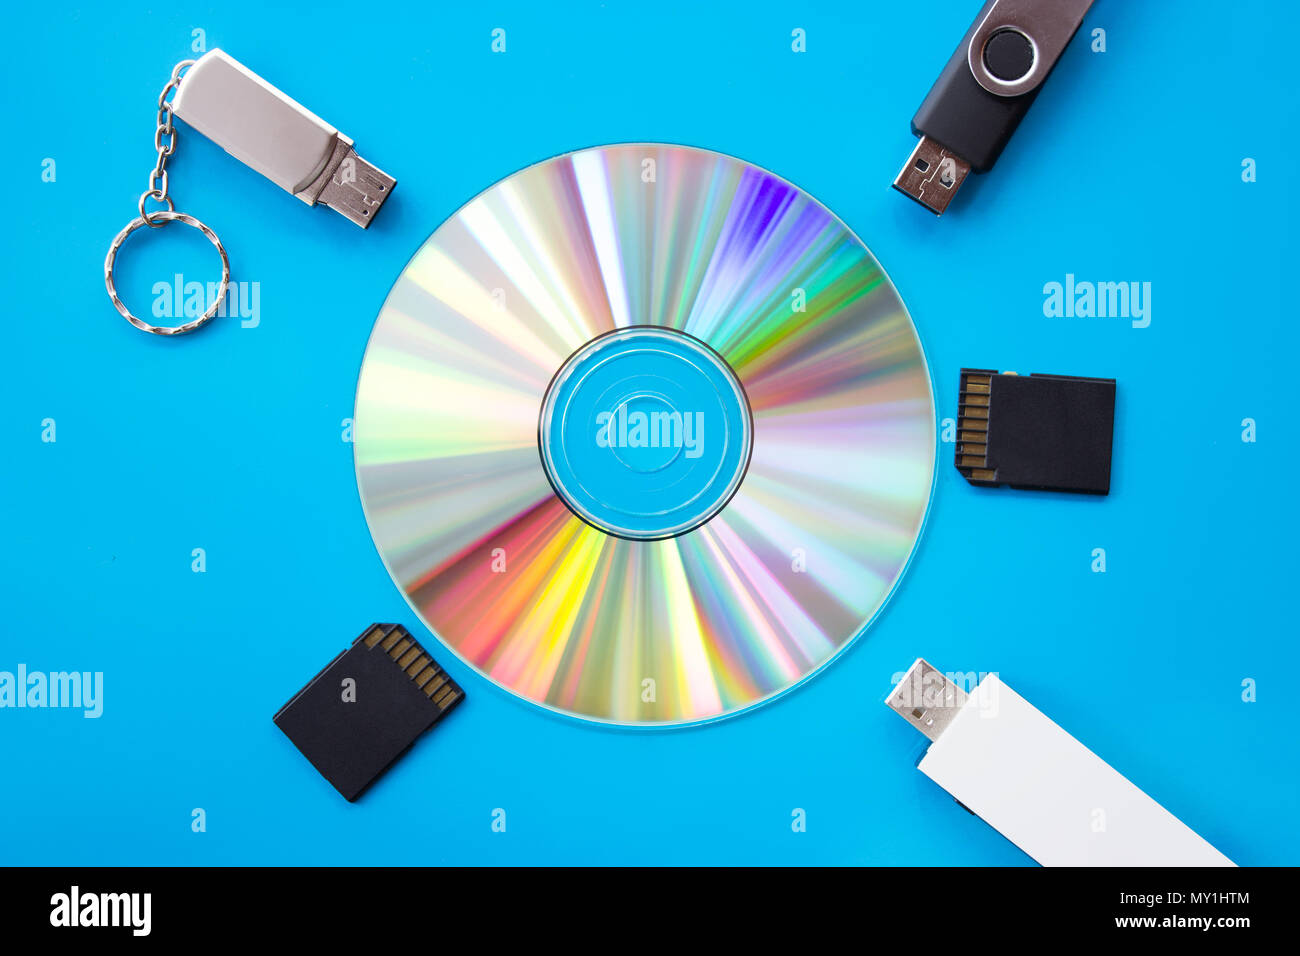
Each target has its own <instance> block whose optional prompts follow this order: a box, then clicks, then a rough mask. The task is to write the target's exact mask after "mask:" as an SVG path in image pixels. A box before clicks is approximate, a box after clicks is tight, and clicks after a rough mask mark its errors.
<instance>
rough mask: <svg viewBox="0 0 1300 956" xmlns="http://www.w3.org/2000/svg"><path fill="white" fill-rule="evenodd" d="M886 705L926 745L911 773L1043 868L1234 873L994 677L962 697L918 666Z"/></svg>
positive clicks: (1185, 828)
mask: <svg viewBox="0 0 1300 956" xmlns="http://www.w3.org/2000/svg"><path fill="white" fill-rule="evenodd" d="M885 703H887V704H888V705H889V706H890V707H892V708H893V709H894V710H895V711H896V712H897V713H898V714H899V715H900V716H902V717H903V719H904V720H906V721H907V722H908V723H910V724H912V726H914V727H916V728H917V729H918V730H920V731H921V733H923V734H925V735H926V736H927V737H928V738H930V740H931V741H932V743H931V744H930V748H929V750H927V751H926V753H925V756H924V757H923V758H922V759H921V762H920V763H919V764H918V765H917V768H918V769H919V770H920V771H921V772H922V773H924V774H925V775H926V776H927V777H929V778H930V779H931V780H933V781H934V782H935V783H937V784H938V785H939V786H941V787H943V789H945V790H947V791H948V792H949V793H950V794H952V795H953V797H955V798H956V799H957V801H958V802H959V803H961V804H962V805H963V806H965V807H966V808H967V809H968V810H970V811H971V812H972V813H974V814H975V815H976V816H979V817H980V818H982V819H983V820H984V821H985V822H986V823H988V824H989V825H991V826H992V827H994V829H996V830H997V831H998V832H1000V833H1001V834H1002V835H1003V836H1005V837H1006V838H1007V839H1008V840H1010V841H1011V842H1012V843H1014V844H1015V845H1016V846H1018V847H1020V849H1022V850H1024V851H1025V852H1026V853H1028V854H1029V855H1030V856H1031V857H1033V858H1034V859H1035V860H1037V861H1038V862H1039V863H1041V864H1043V865H1044V866H1233V865H1234V864H1233V862H1232V861H1231V860H1229V859H1228V858H1227V857H1226V856H1224V855H1223V854H1222V853H1220V852H1219V851H1218V850H1216V849H1215V848H1214V847H1212V846H1210V844H1209V843H1207V842H1206V841H1205V840H1203V839H1202V838H1201V837H1199V836H1198V835H1197V834H1196V833H1195V832H1193V831H1192V830H1191V828H1189V827H1188V826H1187V825H1186V824H1184V823H1182V822H1181V821H1180V820H1179V819H1178V818H1177V817H1175V816H1174V815H1173V814H1172V813H1170V812H1169V811H1168V810H1166V809H1165V808H1164V807H1162V806H1161V805H1160V804H1158V803H1156V802H1155V801H1154V800H1152V799H1151V798H1150V797H1149V796H1147V795H1146V794H1145V793H1143V792H1142V791H1141V790H1139V789H1138V788H1137V787H1135V786H1134V785H1133V784H1132V783H1130V782H1129V781H1128V780H1127V779H1125V778H1124V776H1123V775H1121V774H1120V773H1119V772H1118V771H1116V770H1114V769H1113V768H1112V767H1110V766H1109V765H1108V764H1107V763H1106V762H1105V761H1103V760H1102V759H1101V758H1100V757H1098V756H1097V755H1096V754H1094V753H1093V752H1092V751H1091V750H1089V749H1088V748H1087V747H1085V746H1084V745H1083V744H1081V743H1079V741H1077V740H1075V739H1074V738H1073V737H1072V736H1070V735H1069V734H1068V733H1066V732H1065V731H1064V730H1062V729H1061V728H1060V727H1059V726H1057V725H1056V724H1055V723H1054V722H1053V721H1052V720H1050V719H1049V718H1048V717H1046V716H1045V715H1044V714H1043V713H1042V711H1040V710H1038V709H1037V708H1035V707H1034V706H1033V705H1032V704H1030V703H1029V702H1028V701H1026V700H1025V699H1024V698H1023V697H1021V696H1020V695H1019V694H1017V693H1016V692H1015V691H1014V690H1012V689H1011V688H1010V687H1008V686H1007V685H1006V684H1004V683H1003V682H1002V681H1001V680H1000V679H999V678H998V677H997V676H996V675H993V674H990V675H987V676H986V677H985V678H984V679H983V680H981V681H980V683H979V685H978V686H977V687H976V688H975V689H974V690H972V691H971V693H970V694H969V695H967V694H966V693H965V692H964V691H963V690H962V689H961V688H960V687H958V686H957V685H956V684H955V683H953V682H952V681H951V680H949V679H948V678H947V677H945V676H944V675H943V674H942V673H940V672H939V671H937V670H935V668H933V667H932V666H930V664H928V663H927V662H925V661H923V660H918V661H917V662H916V663H915V664H913V665H912V667H911V669H910V670H909V671H908V672H907V674H906V675H905V676H904V677H903V679H902V680H901V681H899V683H898V686H897V687H895V688H894V690H893V691H892V692H891V693H890V694H889V696H888V698H886V700H885Z"/></svg>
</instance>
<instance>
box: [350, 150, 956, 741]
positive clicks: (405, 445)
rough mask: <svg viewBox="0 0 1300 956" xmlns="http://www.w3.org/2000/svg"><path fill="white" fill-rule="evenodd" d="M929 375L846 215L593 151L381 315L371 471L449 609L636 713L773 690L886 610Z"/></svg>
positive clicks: (546, 177)
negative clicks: (841, 216) (841, 217)
mask: <svg viewBox="0 0 1300 956" xmlns="http://www.w3.org/2000/svg"><path fill="white" fill-rule="evenodd" d="M934 427H935V417H934V397H933V394H932V392H931V388H930V378H929V373H928V370H927V368H926V364H925V358H924V355H923V354H922V351H921V346H920V343H919V341H918V339H917V335H916V331H915V329H914V328H913V327H912V323H911V321H910V319H909V318H908V315H907V311H906V310H905V309H904V307H903V304H902V302H901V301H900V300H899V298H898V294H897V293H896V292H895V291H894V288H893V286H892V285H891V284H890V282H889V279H888V278H887V277H886V276H885V274H884V272H883V271H882V270H881V268H880V265H879V264H878V263H877V262H876V260H875V259H874V258H873V257H872V255H871V253H870V252H868V251H867V249H866V247H865V246H864V245H863V244H862V243H861V242H860V241H859V240H858V239H857V237H855V236H854V235H853V234H852V233H851V232H850V231H849V230H848V228H847V227H846V226H845V225H844V224H843V223H842V222H840V221H839V220H838V219H836V218H835V217H834V216H833V215H831V214H830V213H829V212H828V211H827V210H826V209H824V208H823V207H822V206H821V205H819V204H818V203H817V202H816V201H815V200H813V199H811V198H810V197H809V196H807V195H805V194H804V193H802V192H801V191H800V190H798V189H797V188H795V187H794V186H792V185H790V184H789V183H787V182H785V181H784V180H782V179H779V178H778V177H776V176H773V175H772V174H771V173H768V172H765V171H764V170H762V169H759V168H757V167H755V166H751V165H749V164H748V163H744V162H741V161H740V160H737V159H733V158H731V157H728V156H723V155H720V154H718V153H712V152H708V151H705V150H699V149H691V148H687V147H681V146H662V145H623V146H611V147H603V148H598V149H588V150H583V151H581V152H578V153H573V154H570V155H567V156H561V157H557V158H555V159H552V160H548V161H546V162H543V163H539V164H538V165H536V166H532V167H529V168H528V169H525V170H523V171H521V172H519V173H516V174H515V175H513V176H511V177H509V178H508V179H505V180H503V181H502V182H500V183H498V184H497V185H495V186H493V187H492V188H490V189H489V190H487V191H486V192H484V193H482V194H481V195H479V196H478V197H477V198H476V199H474V200H473V201H471V202H470V203H469V204H468V205H466V206H464V207H463V208H462V209H461V210H460V211H459V212H457V213H456V214H455V215H454V216H453V217H452V218H451V219H450V220H448V221H447V222H446V223H445V224H444V225H443V226H442V227H441V228H439V229H438V231H437V232H435V233H434V234H433V236H432V237H430V239H429V240H428V241H427V242H425V244H424V245H423V246H421V247H420V249H419V251H418V252H417V253H416V254H415V256H414V258H413V259H412V260H411V261H410V263H409V264H408V265H407V266H406V268H405V270H404V271H403V272H402V274H401V275H400V276H399V277H398V280H397V282H396V284H395V285H394V286H393V289H392V291H391V292H390V293H389V296H388V299H387V301H386V302H385V303H384V306H383V309H382V311H381V312H380V314H379V319H378V321H377V322H376V324H375V328H374V331H373V333H372V334H371V337H370V343H369V346H368V347H367V350H366V355H365V361H364V363H363V365H362V370H361V379H360V383H359V385H358V388H357V403H356V414H355V432H354V437H355V450H356V465H357V482H358V485H359V487H360V491H361V500H362V504H363V507H364V509H365V513H366V518H367V520H368V522H369V524H370V531H371V534H372V535H373V537H374V540H375V545H376V547H377V548H378V550H379V554H380V556H381V557H382V558H383V561H384V563H385V565H386V566H387V568H388V571H389V573H390V574H391V575H392V577H393V580H394V581H396V582H397V585H398V587H400V588H401V590H402V591H403V592H404V593H405V595H406V597H407V600H408V601H409V602H410V604H411V606H412V607H413V608H414V609H415V611H416V612H417V613H418V614H419V616H420V617H421V619H422V620H423V621H424V623H425V624H426V625H428V627H429V628H430V629H431V630H432V631H433V632H434V634H436V635H437V636H438V637H439V638H440V639H441V640H442V641H443V642H445V643H446V644H447V645H448V646H449V647H450V648H452V649H453V650H454V651H455V652H456V653H457V654H458V655H460V657H461V658H462V659H464V660H465V661H467V662H468V663H470V664H472V665H473V666H474V667H475V668H477V669H478V670H479V671H480V672H482V673H483V674H484V675H485V676H487V677H488V678H490V679H491V680H493V681H495V682H496V683H497V684H499V685H501V686H502V687H504V688H506V689H507V690H509V691H511V692H513V693H515V694H518V695H519V696H521V697H523V698H525V699H527V700H530V701H533V702H535V703H537V704H540V705H543V706H545V707H548V708H552V709H554V710H557V711H561V712H563V713H566V714H570V715H573V716H576V717H582V718H587V719H591V720H598V721H605V722H611V723H618V724H672V723H687V722H695V721H702V720H708V719H711V718H716V717H720V716H723V715H726V714H731V713H734V712H736V711H739V710H742V709H745V708H747V707H750V706H753V705H754V704H757V703H760V702H762V701H765V700H768V699H770V698H772V697H774V696H776V695H778V694H780V693H781V692H783V691H785V690H787V689H789V688H790V687H792V686H794V685H795V684H797V683H798V682H800V681H801V680H803V679H804V678H806V677H808V676H809V675H810V674H812V673H813V672H814V671H816V670H818V669H819V668H820V667H822V666H824V665H825V664H826V663H827V662H829V661H830V660H831V659H833V658H834V657H835V656H836V655H837V654H838V653H839V652H840V651H842V650H843V649H844V648H845V647H846V646H847V645H848V644H849V643H850V642H851V641H852V640H853V639H854V638H855V637H856V636H857V635H859V634H860V633H862V632H863V631H864V630H865V629H866V627H867V626H868V625H869V624H870V622H871V620H872V618H873V617H874V616H875V615H876V613H877V612H878V611H879V610H880V608H881V606H882V605H883V604H884V602H885V601H886V599H887V598H888V597H889V595H890V593H891V592H892V590H893V589H894V587H895V585H896V584H897V582H898V579H899V577H900V576H901V575H902V573H903V570H904V568H905V567H906V565H907V562H908V559H909V557H910V556H911V553H912V550H913V548H914V546H915V544H916V540H917V537H918V535H919V534H920V531H921V526H922V524H923V522H924V518H925V513H926V509H927V506H928V504H929V500H930V490H931V485H932V483H933V479H934V454H935V434H934Z"/></svg>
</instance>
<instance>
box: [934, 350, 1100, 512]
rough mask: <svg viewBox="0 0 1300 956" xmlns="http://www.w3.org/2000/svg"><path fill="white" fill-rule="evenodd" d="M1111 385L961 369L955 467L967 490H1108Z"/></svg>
mask: <svg viewBox="0 0 1300 956" xmlns="http://www.w3.org/2000/svg"><path fill="white" fill-rule="evenodd" d="M1114 429H1115V380H1114V379H1113V378H1079V377H1076V376H1071V375H1038V374H1034V375H1016V374H1015V373H1014V372H1008V373H1006V374H1000V373H998V372H996V371H994V370H992V369H983V368H964V369H962V370H961V407H960V411H959V413H958V417H957V456H956V464H957V470H958V471H960V472H961V473H962V475H964V476H965V478H966V480H967V481H969V482H970V483H971V484H972V485H986V486H990V485H1011V486H1012V487H1013V488H1033V489H1044V490H1048V491H1078V492H1084V493H1088V494H1095V495H1105V494H1109V493H1110V454H1111V441H1112V438H1113V435H1114Z"/></svg>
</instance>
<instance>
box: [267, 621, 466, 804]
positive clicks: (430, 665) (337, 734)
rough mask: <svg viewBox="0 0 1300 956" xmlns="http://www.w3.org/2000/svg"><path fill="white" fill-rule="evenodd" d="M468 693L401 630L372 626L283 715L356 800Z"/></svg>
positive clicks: (307, 752) (280, 719)
mask: <svg viewBox="0 0 1300 956" xmlns="http://www.w3.org/2000/svg"><path fill="white" fill-rule="evenodd" d="M464 699H465V692H464V691H462V690H461V689H460V687H458V686H457V685H456V683H455V682H454V681H453V680H452V679H451V678H450V677H448V676H447V674H446V672H445V671H443V669H442V668H441V667H439V666H438V663H437V661H435V660H434V659H433V658H432V657H430V656H429V654H428V653H426V652H425V650H424V648H423V647H421V646H420V645H419V643H418V642H417V641H416V640H415V639H414V638H413V637H411V635H410V634H409V633H408V632H407V630H406V628H404V627H402V626H401V625H400V624H372V625H370V627H368V628H367V629H366V630H365V632H364V633H363V634H362V635H361V636H360V637H358V638H357V639H356V640H355V641H353V642H352V646H351V647H349V648H348V649H347V650H345V651H344V652H343V653H341V654H339V656H338V657H336V658H334V660H332V661H330V663H329V665H328V666H327V667H326V668H325V669H324V670H322V671H321V672H320V673H319V674H317V675H316V676H315V677H313V678H312V680H311V682H310V683H309V684H308V685H307V686H306V687H304V688H303V689H302V690H300V691H298V693H296V694H294V696H293V699H292V700H290V701H289V703H287V704H285V705H284V706H283V707H281V708H280V712H279V713H278V714H276V715H275V724H276V726H277V727H279V728H280V729H281V730H283V731H284V732H285V734H286V735H287V736H288V738H289V739H290V740H291V741H293V745H294V746H295V747H297V748H298V749H299V750H301V751H302V753H303V756H305V757H306V758H307V759H308V760H310V761H311V762H312V765H313V766H314V767H315V768H316V769H317V770H319V771H320V772H321V775H322V776H323V777H324V778H325V779H326V780H328V781H329V782H330V783H332V784H333V785H334V788H335V789H336V790H338V792H339V793H341V794H343V796H344V797H346V798H347V799H348V800H355V799H356V798H357V797H358V796H360V795H361V792H362V791H363V790H365V789H366V787H368V786H370V784H371V783H373V782H374V781H375V779H376V778H377V777H379V775H380V774H382V773H383V772H384V771H385V770H387V769H388V768H389V767H390V766H392V764H393V763H394V762H395V761H396V760H397V758H398V757H400V756H401V755H402V754H404V753H405V752H406V751H407V750H408V749H409V748H410V746H411V744H413V743H415V740H416V738H418V737H419V736H420V735H421V734H422V733H424V732H425V731H426V730H428V729H429V728H430V727H432V726H433V725H434V724H436V723H437V722H438V721H439V720H441V719H442V718H443V717H444V716H446V714H447V712H448V711H450V710H451V709H452V708H453V707H455V706H456V705H457V704H459V703H460V702H461V701H462V700H464Z"/></svg>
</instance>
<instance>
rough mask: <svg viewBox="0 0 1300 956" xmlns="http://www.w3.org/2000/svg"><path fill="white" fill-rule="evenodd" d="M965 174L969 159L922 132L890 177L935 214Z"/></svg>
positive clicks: (954, 191) (948, 198)
mask: <svg viewBox="0 0 1300 956" xmlns="http://www.w3.org/2000/svg"><path fill="white" fill-rule="evenodd" d="M969 174H970V163H968V162H966V160H964V159H962V158H961V157H960V156H958V155H957V154H956V153H954V152H952V151H951V150H947V149H944V148H943V147H942V146H940V145H939V144H938V143H936V142H935V141H934V140H932V139H931V138H930V137H928V136H922V137H921V141H920V142H919V143H917V144H916V149H914V150H912V155H911V156H909V157H908V158H907V162H906V163H904V164H903V168H902V170H901V171H899V174H898V178H897V179H895V180H894V188H895V189H897V190H898V191H899V192H901V193H903V194H904V195H907V196H910V197H912V198H913V199H915V200H916V201H917V202H919V203H920V204H921V205H922V206H925V207H926V208H927V209H929V210H930V211H931V212H932V213H934V214H935V215H936V216H938V215H942V214H943V211H944V210H945V209H947V208H948V203H950V202H952V197H953V196H955V195H957V190H958V189H960V188H961V184H962V183H963V182H964V181H965V179H966V177H967V176H968V175H969Z"/></svg>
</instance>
